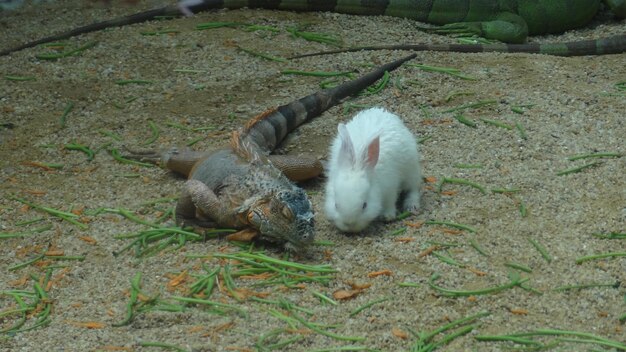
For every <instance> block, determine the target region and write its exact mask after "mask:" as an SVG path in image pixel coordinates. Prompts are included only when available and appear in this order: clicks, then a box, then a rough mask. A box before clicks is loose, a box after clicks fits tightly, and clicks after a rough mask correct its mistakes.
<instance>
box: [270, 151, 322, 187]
mask: <svg viewBox="0 0 626 352" xmlns="http://www.w3.org/2000/svg"><path fill="white" fill-rule="evenodd" d="M268 159H269V160H270V162H271V163H272V164H273V165H274V166H275V167H276V168H277V169H278V170H280V171H281V172H282V173H283V174H284V175H285V176H287V178H288V179H290V180H292V181H295V182H300V181H306V180H310V179H312V178H315V177H317V176H319V175H320V174H321V173H322V171H323V170H324V168H323V167H322V163H321V162H320V161H319V160H318V159H317V158H315V157H313V156H308V155H300V156H294V155H270V156H269V157H268Z"/></svg>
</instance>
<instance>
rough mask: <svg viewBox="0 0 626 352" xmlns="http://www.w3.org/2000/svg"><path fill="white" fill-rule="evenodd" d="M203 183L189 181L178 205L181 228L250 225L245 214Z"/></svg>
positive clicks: (177, 211)
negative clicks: (235, 209) (236, 209)
mask: <svg viewBox="0 0 626 352" xmlns="http://www.w3.org/2000/svg"><path fill="white" fill-rule="evenodd" d="M229 205H230V204H229V202H224V201H223V200H220V199H219V198H218V197H217V195H216V194H215V193H214V192H213V190H212V189H210V188H209V187H208V186H207V185H205V184H204V183H203V182H202V181H198V180H188V181H187V182H186V183H185V187H184V189H183V193H182V195H181V196H180V198H179V200H178V204H176V222H177V223H178V224H179V225H181V226H198V227H204V228H207V227H216V226H220V227H233V228H243V227H246V226H247V225H248V220H247V216H246V214H245V213H241V212H237V211H234V210H233V209H232V208H230V207H229Z"/></svg>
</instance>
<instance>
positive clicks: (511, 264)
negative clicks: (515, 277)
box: [504, 262, 533, 273]
mask: <svg viewBox="0 0 626 352" xmlns="http://www.w3.org/2000/svg"><path fill="white" fill-rule="evenodd" d="M504 266H507V267H509V268H512V269H517V270H520V271H523V272H525V273H532V272H533V269H531V268H530V267H529V266H527V265H524V264H520V263H515V262H506V263H504Z"/></svg>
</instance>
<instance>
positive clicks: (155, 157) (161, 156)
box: [123, 146, 179, 165]
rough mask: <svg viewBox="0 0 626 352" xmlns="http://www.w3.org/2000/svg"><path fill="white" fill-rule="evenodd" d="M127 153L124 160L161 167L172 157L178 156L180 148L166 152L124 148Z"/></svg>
mask: <svg viewBox="0 0 626 352" xmlns="http://www.w3.org/2000/svg"><path fill="white" fill-rule="evenodd" d="M123 148H124V150H125V151H126V153H125V154H124V155H123V156H124V158H127V159H131V160H137V161H141V162H148V163H152V164H156V165H161V164H162V163H163V162H164V161H166V160H167V159H169V158H170V156H171V155H174V154H177V153H178V152H179V151H178V148H170V149H166V150H154V149H148V150H137V149H131V148H129V147H127V146H124V147H123Z"/></svg>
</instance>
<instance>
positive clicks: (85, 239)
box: [78, 236, 98, 244]
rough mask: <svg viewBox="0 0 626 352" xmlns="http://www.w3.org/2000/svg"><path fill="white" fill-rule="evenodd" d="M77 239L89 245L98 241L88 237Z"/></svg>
mask: <svg viewBox="0 0 626 352" xmlns="http://www.w3.org/2000/svg"><path fill="white" fill-rule="evenodd" d="M78 239H79V240H82V241H85V242H87V243H89V244H96V243H98V241H96V239H95V238H93V237H89V236H79V237H78Z"/></svg>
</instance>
